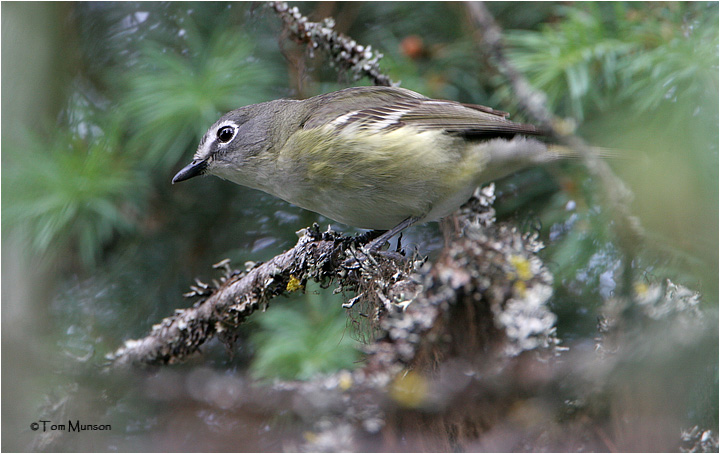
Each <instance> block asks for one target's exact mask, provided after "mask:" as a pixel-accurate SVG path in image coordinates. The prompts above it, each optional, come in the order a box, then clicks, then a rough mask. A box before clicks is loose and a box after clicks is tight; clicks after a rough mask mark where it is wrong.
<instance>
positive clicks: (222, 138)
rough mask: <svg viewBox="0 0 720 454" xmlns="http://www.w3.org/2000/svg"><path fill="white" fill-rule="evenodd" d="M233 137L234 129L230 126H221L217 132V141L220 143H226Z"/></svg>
mask: <svg viewBox="0 0 720 454" xmlns="http://www.w3.org/2000/svg"><path fill="white" fill-rule="evenodd" d="M233 137H235V128H234V127H232V126H223V127H222V128H220V129H218V130H217V140H218V142H220V143H228V142H230V141H231V140H232V139H233Z"/></svg>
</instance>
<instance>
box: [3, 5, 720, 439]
mask: <svg viewBox="0 0 720 454" xmlns="http://www.w3.org/2000/svg"><path fill="white" fill-rule="evenodd" d="M293 5H297V6H298V7H299V8H300V11H301V12H302V13H303V14H305V15H307V16H309V18H310V19H311V20H315V21H318V20H321V19H323V18H325V17H329V16H332V17H333V18H334V19H335V21H336V29H337V30H338V31H340V32H342V33H345V34H348V35H349V36H351V37H352V38H353V39H355V40H357V41H358V42H359V43H361V44H364V45H372V47H373V49H375V50H377V51H379V52H382V53H383V54H384V58H383V59H382V60H381V62H380V66H381V69H382V70H383V71H384V72H385V73H386V74H388V75H389V76H390V77H391V78H392V79H393V80H395V81H400V83H401V86H403V87H405V88H409V89H412V90H416V91H418V92H421V93H423V94H424V95H426V96H430V97H436V98H445V99H453V100H458V101H461V102H466V103H475V104H483V105H488V106H492V107H494V108H497V109H501V110H505V111H508V112H511V113H512V115H511V119H513V120H515V121H528V119H527V118H526V117H524V116H523V113H522V112H519V111H518V109H517V106H516V104H515V102H514V99H513V95H512V93H511V92H510V90H509V89H508V88H507V85H506V82H505V81H504V79H503V78H502V77H501V76H500V75H499V74H497V73H496V72H495V70H494V69H493V67H492V66H491V65H489V64H488V62H487V61H486V59H485V56H484V54H483V53H482V52H480V51H479V48H478V44H477V42H476V31H475V29H474V27H473V25H472V23H471V21H470V20H469V17H468V15H467V13H466V10H465V6H464V5H463V4H459V3H444V2H439V3H434V2H427V3H425V2H423V3H422V4H415V3H413V2H367V3H365V2H348V3H344V2H317V3H302V2H300V3H293ZM488 8H489V9H490V10H491V12H492V13H493V14H494V15H495V17H496V19H497V21H498V23H499V24H500V25H501V26H502V27H503V29H504V30H505V35H504V37H505V39H506V43H507V45H508V51H509V56H510V57H511V61H512V62H513V63H514V64H515V65H516V66H517V67H518V68H519V69H520V70H521V71H522V72H523V73H524V74H525V76H526V77H528V79H529V81H530V82H531V83H532V84H533V85H534V86H535V87H536V88H538V89H540V90H542V91H544V92H545V93H546V94H547V96H548V97H547V104H548V106H549V107H550V109H551V110H552V111H553V112H555V114H556V115H558V116H560V117H562V118H566V119H567V121H568V123H570V124H572V125H574V126H576V128H577V133H578V134H579V135H580V136H582V137H583V138H584V139H585V140H587V141H588V142H589V143H591V144H593V145H596V146H603V147H610V148H613V149H615V150H619V153H618V154H620V155H621V157H620V158H618V159H612V160H610V164H611V166H612V167H613V169H614V170H615V171H616V173H617V174H618V175H619V176H620V177H621V178H622V179H623V180H624V181H626V182H627V184H628V186H629V188H630V189H631V190H632V191H633V193H634V195H635V197H634V200H633V204H632V206H631V211H632V213H634V214H635V215H637V216H638V217H639V219H640V221H641V222H642V225H643V227H644V228H645V233H646V240H647V241H646V243H645V244H643V246H642V249H641V251H640V254H639V255H638V256H636V257H635V258H634V261H633V264H632V266H633V280H634V282H636V285H637V286H638V288H641V287H642V286H646V287H650V286H652V285H653V284H662V283H663V282H664V281H665V279H671V280H672V281H673V282H674V283H676V284H682V285H685V286H687V287H689V288H690V289H692V290H695V291H699V292H700V293H701V295H702V303H701V304H702V309H703V311H704V313H705V314H707V315H706V316H707V317H709V318H713V317H716V315H715V314H716V313H717V302H718V299H717V298H718V5H717V3H716V2H691V3H624V2H612V3H585V2H583V3H573V2H563V3H554V2H539V3H524V2H491V3H489V4H488ZM359 84H368V82H367V80H360V81H357V82H355V81H353V80H351V77H350V75H347V74H338V73H337V72H336V71H335V70H334V69H332V68H330V66H329V65H328V63H327V61H326V60H325V59H324V58H323V55H321V54H320V53H318V52H315V54H314V55H312V56H311V55H310V54H309V53H308V52H307V50H306V48H304V47H302V46H298V45H296V44H294V43H292V42H291V41H290V40H288V39H286V38H285V35H284V34H283V29H282V25H281V21H280V20H279V18H278V17H276V16H275V15H274V13H273V12H272V11H270V10H269V9H267V8H266V7H265V6H264V5H263V4H260V3H221V2H197V3H196V2H178V3H173V2H171V3H168V2H163V3H156V2H122V3H114V2H82V3H65V2H52V3H45V2H32V3H25V2H3V3H2V366H3V367H2V397H3V398H2V417H3V418H2V421H3V423H2V435H3V437H2V449H3V450H4V451H25V450H30V449H52V450H70V451H72V450H88V449H90V450H98V451H107V450H120V451H127V450H130V451H132V450H150V451H152V450H172V449H188V450H193V449H194V448H195V449H203V450H222V449H235V450H236V449H240V448H238V446H237V445H236V444H233V443H231V440H227V439H218V438H217V437H213V436H211V435H212V434H213V433H217V432H213V430H219V429H217V427H216V426H222V427H225V428H227V427H228V426H227V424H230V426H229V427H233V426H232V424H238V423H237V422H234V423H229V422H228V421H225V420H223V419H222V417H221V416H222V414H223V413H222V411H221V410H218V409H217V407H213V406H212V405H210V404H208V402H207V401H204V400H203V398H197V399H195V400H192V392H191V391H188V389H189V388H188V387H189V386H190V385H189V384H188V383H197V380H200V378H198V377H204V378H203V379H202V380H201V381H203V383H207V381H208V380H210V378H212V377H215V376H223V377H227V376H232V377H235V376H237V377H246V376H248V377H254V378H257V379H261V380H270V379H273V378H275V377H280V378H286V379H291V378H292V379H295V378H297V379H307V378H310V377H313V376H315V375H316V374H318V373H324V372H332V371H335V370H338V369H341V368H352V367H355V365H356V363H357V361H359V360H360V358H361V355H360V353H359V350H358V348H359V346H360V345H361V342H360V341H361V340H362V337H363V336H362V333H357V332H356V331H353V329H351V328H352V327H349V326H348V324H349V322H348V321H347V320H348V319H347V316H346V314H345V312H344V310H343V309H342V308H341V307H340V304H341V303H342V301H343V299H342V296H341V295H332V292H331V290H323V289H321V288H319V287H310V288H308V290H307V292H306V293H305V294H304V295H297V296H294V297H292V298H287V299H279V300H277V301H274V302H273V308H272V310H270V311H268V312H267V313H264V314H262V316H256V317H254V318H253V319H251V320H250V322H249V323H248V324H247V325H246V326H243V327H242V329H241V331H240V339H239V341H238V342H237V343H236V347H235V350H234V352H233V354H229V353H228V352H227V351H226V350H225V348H224V347H223V346H222V345H221V344H219V343H212V344H211V345H207V346H206V347H205V350H204V354H203V355H201V356H199V357H197V358H194V359H192V360H191V361H189V362H188V363H186V364H184V365H180V366H173V367H168V368H165V369H163V370H161V371H159V372H158V371H143V372H136V373H130V374H129V375H128V376H125V375H123V376H122V377H118V376H117V374H103V373H101V372H100V368H99V366H100V365H101V364H102V363H103V361H104V359H103V358H104V356H105V355H106V354H107V353H110V352H112V351H114V350H115V349H116V348H118V347H119V346H120V345H121V344H122V342H123V341H124V340H127V339H133V338H138V337H141V336H143V335H144V334H146V333H147V332H148V331H149V330H150V328H151V327H152V325H153V324H155V323H158V322H159V321H160V320H161V319H162V318H163V317H165V316H168V315H171V314H172V312H173V310H174V309H175V308H182V307H188V306H190V305H191V304H192V302H191V301H189V300H184V299H183V298H182V293H184V292H186V291H187V289H188V287H189V285H190V284H192V283H193V279H194V278H195V277H199V278H200V279H202V280H205V281H207V280H210V279H212V278H214V277H217V276H216V275H215V274H213V273H214V272H213V270H212V269H211V265H212V264H213V263H216V262H219V261H220V260H222V259H224V258H230V259H231V260H232V263H233V264H234V266H235V267H242V264H243V263H244V262H246V261H262V260H267V259H269V258H271V257H273V256H275V255H276V254H278V253H280V252H282V251H284V250H286V249H288V248H289V247H291V246H292V245H294V244H295V241H296V240H297V236H296V235H295V232H296V231H297V230H299V229H301V228H303V227H306V226H308V225H310V224H311V223H312V222H319V223H320V224H321V226H322V228H325V226H327V225H328V224H330V225H332V226H333V228H336V229H338V230H342V231H345V232H349V233H354V232H355V230H353V229H349V228H348V227H346V226H343V225H335V224H332V221H330V220H328V219H324V218H322V217H321V216H319V215H316V214H314V213H310V212H307V211H304V210H301V209H299V208H297V207H294V206H291V205H289V204H287V203H285V202H283V201H281V200H278V199H275V198H273V197H271V196H268V195H266V194H263V193H260V192H257V191H254V190H250V189H247V188H243V187H240V186H237V185H234V184H231V183H229V182H225V181H222V180H220V179H217V178H201V179H196V180H195V179H194V180H192V181H190V182H187V183H184V184H181V185H175V186H171V185H170V180H171V178H172V177H173V175H174V174H175V173H176V172H177V170H179V169H180V168H181V167H182V166H184V165H185V164H186V163H187V162H189V160H190V159H191V156H192V154H193V153H194V150H195V147H196V146H197V143H198V141H199V139H200V137H201V136H202V134H203V133H204V132H205V130H206V129H207V128H208V127H209V126H210V125H211V124H212V123H214V122H215V120H216V119H217V118H218V117H219V116H220V115H221V114H222V113H225V112H226V111H228V110H231V109H234V108H237V107H240V106H243V105H247V104H251V103H256V102H262V101H267V100H271V99H276V98H281V97H289V98H305V97H309V96H312V95H316V94H320V93H325V92H329V91H333V90H337V89H340V88H344V87H347V86H351V85H359ZM598 191H601V188H600V187H599V186H598V184H597V182H594V181H593V180H592V179H590V178H589V176H588V174H587V172H585V171H584V169H583V168H582V166H581V164H579V163H564V164H562V165H554V166H549V167H546V168H538V169H531V170H528V171H525V172H522V173H519V174H516V175H513V176H510V177H508V178H506V179H504V180H503V181H500V182H498V187H497V194H498V201H497V203H496V209H497V211H498V217H499V220H501V221H508V222H511V223H513V224H514V225H517V226H519V227H520V228H522V229H523V230H525V231H528V232H538V233H539V234H540V235H541V238H542V239H543V240H544V241H545V242H546V244H547V248H546V249H545V250H543V251H542V252H541V257H542V259H543V260H544V261H545V263H547V264H548V266H549V268H550V270H551V272H552V273H553V274H554V276H555V296H554V298H553V307H552V310H553V311H554V312H555V313H556V314H558V317H559V318H558V333H559V337H560V338H562V339H563V340H564V341H565V342H566V343H567V344H568V345H572V346H574V348H577V349H586V350H587V351H588V352H591V351H592V349H593V345H594V340H593V339H594V337H595V336H596V334H597V331H596V325H597V318H598V310H599V308H600V306H601V305H602V304H603V302H604V301H605V300H607V299H608V298H610V297H612V296H613V294H614V291H615V289H616V287H617V285H618V284H617V282H619V276H618V274H619V273H620V272H621V268H622V267H621V260H622V258H623V251H622V250H621V249H620V247H619V246H618V244H619V243H620V241H621V239H618V238H616V237H615V233H614V231H613V230H612V222H611V219H612V215H611V214H610V213H608V212H607V211H606V208H605V207H603V206H602V204H601V203H600V201H601V197H600V195H599V193H598ZM406 243H407V244H408V245H409V246H410V247H417V248H419V249H420V250H422V251H423V252H425V253H429V254H431V257H432V254H433V252H434V251H437V249H438V248H439V247H441V245H442V236H441V234H440V233H439V231H438V228H437V226H436V225H434V224H430V225H425V226H418V227H414V228H413V229H411V230H410V231H409V232H408V233H407V236H406ZM715 326H716V323H715ZM704 336H705V337H701V340H700V341H697V342H696V343H689V344H686V345H681V346H678V347H677V349H676V348H674V347H675V345H674V344H673V345H669V346H668V345H663V346H662V347H661V348H659V349H658V350H657V351H655V350H653V351H652V352H651V353H647V352H646V353H647V356H645V357H643V356H642V355H640V356H639V357H638V358H637V359H636V363H637V364H636V366H637V367H644V364H646V363H643V361H650V362H652V364H653V365H654V367H655V369H653V371H656V372H657V374H659V375H662V374H664V373H667V372H668V371H672V372H673V373H681V374H685V375H684V376H683V378H682V380H681V381H682V383H684V384H687V385H688V386H691V385H692V386H695V387H697V389H698V391H697V395H693V397H692V398H691V399H688V400H686V401H683V402H680V403H679V410H678V411H679V412H680V413H681V414H682V417H683V418H684V421H685V422H686V423H687V424H688V425H692V424H701V425H703V426H706V427H717V423H718V422H717V419H718V415H717V410H718V409H717V401H718V397H717V396H718V394H717V393H718V382H717V380H718V369H717V359H718V355H717V330H716V328H715V329H714V330H712V332H709V333H705V335H704ZM653 342H654V340H653ZM699 346H700V347H702V349H704V350H702V349H701V350H698V349H699V348H700V347H699ZM689 351H692V352H694V354H693V355H685V354H684V353H683V352H689ZM680 357H682V359H683V361H680V359H681V358H680ZM147 374H150V375H151V378H152V380H155V382H153V383H158V384H159V383H162V386H161V385H157V386H156V388H152V387H151V386H148V385H147V383H148V382H147V379H148V375H147ZM153 374H155V375H153ZM203 374H205V375H203ZM208 377H210V378H208ZM620 382H622V380H620ZM139 383H142V385H141V386H139V385H138V384H139ZM175 388H177V394H172V392H170V391H168V390H173V389H175ZM159 389H162V390H163V392H160V391H158V390H159ZM182 390H185V391H182ZM188 393H189V394H190V395H191V396H190V397H191V398H190V399H189V400H190V401H192V402H194V403H193V404H192V405H189V404H187V402H188ZM68 396H71V397H68ZM658 397H659V398H661V397H662V396H658ZM69 399H70V400H72V404H68V402H67V400H69ZM169 407H173V408H174V409H175V410H174V413H173V415H174V416H172V417H171V416H169V413H168V410H167V409H168V408H169ZM59 409H60V410H59ZM58 411H63V412H64V413H62V415H63V416H62V418H63V419H67V418H73V419H77V418H79V419H81V420H84V421H87V422H88V423H95V424H100V423H102V424H112V427H113V430H112V431H111V432H110V433H99V432H93V433H87V434H83V435H82V436H72V437H65V438H57V439H55V438H53V437H54V435H52V434H49V435H48V434H40V433H38V432H33V431H31V430H30V423H31V422H33V421H38V420H41V419H51V418H50V417H48V415H49V414H53V415H58V413H57V412H58ZM53 412H55V413H53ZM178 415H180V416H178ZM171 418H175V419H171ZM213 428H215V429H213ZM244 430H247V431H248V433H250V432H252V434H251V435H252V436H248V437H249V438H247V439H251V440H253V441H252V442H250V441H247V443H248V444H247V445H246V446H245V448H247V449H242V450H252V449H259V450H278V449H281V448H282V446H281V445H278V443H279V442H278V441H277V440H265V439H263V437H262V428H254V427H251V428H245V429H244ZM178 433H184V434H185V435H184V436H185V438H182V437H179V436H178ZM171 435H172V436H171ZM175 443H177V444H175ZM203 443H205V444H203Z"/></svg>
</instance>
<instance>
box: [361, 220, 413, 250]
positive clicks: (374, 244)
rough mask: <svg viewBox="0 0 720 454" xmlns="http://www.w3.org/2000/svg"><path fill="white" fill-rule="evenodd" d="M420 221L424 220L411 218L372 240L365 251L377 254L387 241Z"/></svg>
mask: <svg viewBox="0 0 720 454" xmlns="http://www.w3.org/2000/svg"><path fill="white" fill-rule="evenodd" d="M420 219H422V218H420V217H418V216H410V217H409V218H407V219H405V220H404V221H402V222H400V223H399V224H398V225H396V226H395V227H393V228H391V229H390V230H388V231H386V232H385V233H383V234H382V235H380V236H379V237H377V238H375V239H374V240H372V241H371V242H370V243H368V245H367V246H365V248H364V249H365V250H366V251H368V252H376V251H377V250H378V249H380V247H382V245H383V244H385V242H386V241H388V240H389V239H390V238H392V237H394V236H395V235H396V234H398V233H400V232H402V231H403V230H405V229H406V228H408V227H410V226H411V225H413V224H415V223H416V222H417V221H419V220H420Z"/></svg>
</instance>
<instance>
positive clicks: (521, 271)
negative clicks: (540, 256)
mask: <svg viewBox="0 0 720 454" xmlns="http://www.w3.org/2000/svg"><path fill="white" fill-rule="evenodd" d="M510 263H512V265H513V266H514V267H515V273H516V274H517V277H518V278H519V279H522V280H523V281H528V280H530V279H532V277H533V273H532V271H531V269H530V261H529V260H528V259H526V258H525V257H522V256H520V255H513V256H512V257H510Z"/></svg>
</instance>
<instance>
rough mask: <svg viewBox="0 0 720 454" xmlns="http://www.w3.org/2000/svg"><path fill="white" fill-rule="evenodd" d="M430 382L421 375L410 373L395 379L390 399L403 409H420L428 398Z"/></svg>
mask: <svg viewBox="0 0 720 454" xmlns="http://www.w3.org/2000/svg"><path fill="white" fill-rule="evenodd" d="M428 388H429V386H428V382H427V380H426V379H425V378H424V377H422V376H421V375H420V374H418V373H416V372H412V371H409V372H407V373H405V374H401V375H399V376H398V377H396V378H395V380H394V381H393V383H392V384H391V385H390V397H392V398H393V400H395V401H396V402H397V403H399V404H400V405H402V406H403V407H410V408H417V407H420V406H421V405H422V404H423V403H424V402H425V401H426V400H427V397H428Z"/></svg>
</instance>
